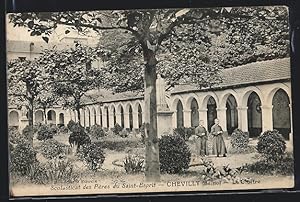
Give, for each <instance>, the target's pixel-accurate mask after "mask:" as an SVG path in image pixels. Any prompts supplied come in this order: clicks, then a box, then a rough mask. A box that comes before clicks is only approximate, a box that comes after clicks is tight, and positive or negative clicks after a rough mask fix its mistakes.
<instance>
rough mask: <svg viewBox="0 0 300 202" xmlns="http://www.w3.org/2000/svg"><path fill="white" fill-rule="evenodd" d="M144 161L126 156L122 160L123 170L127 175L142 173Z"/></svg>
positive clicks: (135, 156)
mask: <svg viewBox="0 0 300 202" xmlns="http://www.w3.org/2000/svg"><path fill="white" fill-rule="evenodd" d="M144 161H145V160H144V159H143V158H142V157H140V156H139V155H127V156H126V157H125V160H124V162H123V163H124V169H125V171H126V173H128V174H135V173H139V172H142V170H143V169H144Z"/></svg>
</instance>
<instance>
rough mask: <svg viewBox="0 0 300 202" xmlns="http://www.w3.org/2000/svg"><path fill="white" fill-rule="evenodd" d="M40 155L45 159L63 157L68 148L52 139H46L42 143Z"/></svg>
mask: <svg viewBox="0 0 300 202" xmlns="http://www.w3.org/2000/svg"><path fill="white" fill-rule="evenodd" d="M40 149H41V154H42V155H43V156H44V157H45V158H47V159H55V158H61V157H64V156H65V155H66V153H67V150H68V146H67V145H65V144H63V143H60V142H58V141H57V140H54V139H48V140H46V141H45V142H43V143H42V145H41V147H40Z"/></svg>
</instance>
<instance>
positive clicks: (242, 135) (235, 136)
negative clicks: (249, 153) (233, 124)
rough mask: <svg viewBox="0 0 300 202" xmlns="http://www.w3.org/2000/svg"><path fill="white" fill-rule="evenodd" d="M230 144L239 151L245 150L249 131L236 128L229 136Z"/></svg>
mask: <svg viewBox="0 0 300 202" xmlns="http://www.w3.org/2000/svg"><path fill="white" fill-rule="evenodd" d="M230 143H231V146H232V147H233V148H234V149H235V150H237V151H240V152H243V151H245V150H247V148H248V144H249V133H247V132H243V131H242V130H240V129H238V128H236V129H235V130H234V131H233V133H232V134H231V137H230Z"/></svg>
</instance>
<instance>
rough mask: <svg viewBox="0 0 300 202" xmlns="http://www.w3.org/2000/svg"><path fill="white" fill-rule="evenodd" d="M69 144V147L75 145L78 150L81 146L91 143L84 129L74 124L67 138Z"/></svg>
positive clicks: (78, 124)
mask: <svg viewBox="0 0 300 202" xmlns="http://www.w3.org/2000/svg"><path fill="white" fill-rule="evenodd" d="M69 143H70V144H71V146H74V145H76V146H77V148H78V149H79V148H80V147H81V146H82V145H85V144H90V143H91V138H90V137H89V136H88V135H87V134H86V132H85V130H84V128H83V127H82V126H81V125H80V123H76V124H75V125H74V126H73V127H72V129H71V134H70V136H69Z"/></svg>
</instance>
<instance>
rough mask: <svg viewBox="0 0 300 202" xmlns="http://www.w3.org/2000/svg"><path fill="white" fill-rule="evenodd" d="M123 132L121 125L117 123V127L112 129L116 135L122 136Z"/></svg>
mask: <svg viewBox="0 0 300 202" xmlns="http://www.w3.org/2000/svg"><path fill="white" fill-rule="evenodd" d="M122 130H123V128H122V126H120V124H118V123H116V124H115V126H114V127H113V128H112V131H113V133H114V134H115V135H120V132H121V131H122Z"/></svg>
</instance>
